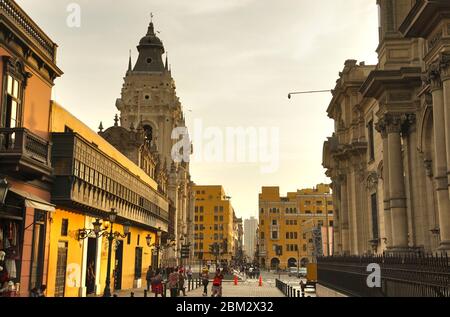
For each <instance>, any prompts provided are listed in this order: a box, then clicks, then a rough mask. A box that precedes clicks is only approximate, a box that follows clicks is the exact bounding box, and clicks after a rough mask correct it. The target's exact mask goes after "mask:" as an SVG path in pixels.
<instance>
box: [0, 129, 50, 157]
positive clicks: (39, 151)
mask: <svg viewBox="0 0 450 317" xmlns="http://www.w3.org/2000/svg"><path fill="white" fill-rule="evenodd" d="M4 153H5V154H8V155H10V156H12V155H17V156H26V157H29V158H32V159H33V160H35V161H38V162H40V163H42V164H45V165H47V166H51V161H50V156H51V155H50V153H51V144H50V142H49V141H47V140H44V139H42V138H40V137H38V136H37V135H34V134H33V133H31V132H30V131H28V130H27V129H25V128H14V129H11V128H0V155H1V154H4Z"/></svg>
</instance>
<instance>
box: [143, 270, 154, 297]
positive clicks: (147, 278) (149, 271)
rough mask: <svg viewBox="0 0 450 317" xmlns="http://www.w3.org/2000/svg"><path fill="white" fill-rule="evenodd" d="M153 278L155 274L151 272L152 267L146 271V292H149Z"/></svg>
mask: <svg viewBox="0 0 450 317" xmlns="http://www.w3.org/2000/svg"><path fill="white" fill-rule="evenodd" d="M153 277H155V273H154V272H153V270H152V267H151V266H149V267H148V270H147V274H146V276H145V279H146V280H147V292H149V291H150V287H151V286H152V278H153Z"/></svg>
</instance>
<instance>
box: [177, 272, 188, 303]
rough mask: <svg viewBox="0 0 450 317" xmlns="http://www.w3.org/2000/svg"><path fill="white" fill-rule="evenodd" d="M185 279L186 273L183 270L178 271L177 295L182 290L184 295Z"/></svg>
mask: <svg viewBox="0 0 450 317" xmlns="http://www.w3.org/2000/svg"><path fill="white" fill-rule="evenodd" d="M185 280H186V275H185V274H184V271H183V270H180V272H179V278H178V295H179V296H181V292H183V296H184V297H186V296H187V295H186V287H185V286H184V283H185Z"/></svg>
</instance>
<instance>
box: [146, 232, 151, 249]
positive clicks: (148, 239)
mask: <svg viewBox="0 0 450 317" xmlns="http://www.w3.org/2000/svg"><path fill="white" fill-rule="evenodd" d="M145 240H146V241H147V246H148V247H151V244H152V236H151V235H150V234H148V235H147V237H146V238H145Z"/></svg>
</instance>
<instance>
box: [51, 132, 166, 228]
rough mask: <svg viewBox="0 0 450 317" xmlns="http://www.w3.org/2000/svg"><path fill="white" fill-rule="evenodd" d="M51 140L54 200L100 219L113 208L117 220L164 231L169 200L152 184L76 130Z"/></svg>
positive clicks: (55, 135)
mask: <svg viewBox="0 0 450 317" xmlns="http://www.w3.org/2000/svg"><path fill="white" fill-rule="evenodd" d="M52 141H53V149H52V150H53V153H52V157H53V167H54V177H55V182H54V186H53V190H52V202H53V203H54V204H56V205H58V206H64V207H67V208H70V209H72V210H80V211H83V213H85V214H88V215H90V216H92V217H99V218H102V219H105V218H107V216H108V213H109V211H110V210H111V208H116V209H117V210H118V211H119V221H121V222H130V223H131V224H133V225H138V226H143V227H145V228H153V229H157V228H159V227H161V229H162V231H164V232H167V231H168V222H169V221H168V220H169V203H168V201H167V199H166V198H165V197H164V196H162V195H161V194H160V193H158V191H157V189H156V188H152V187H151V186H150V185H149V184H147V183H146V182H144V181H142V180H141V179H140V177H139V176H137V175H135V174H133V173H132V172H130V171H129V170H128V169H127V168H126V167H125V166H122V165H121V164H119V163H118V162H117V161H115V160H114V159H112V158H111V157H109V156H108V155H107V154H106V153H103V152H102V151H101V150H100V149H99V148H98V147H97V146H96V145H95V144H93V143H92V142H89V141H88V140H86V139H84V138H83V137H82V136H80V135H78V134H76V133H72V132H68V133H53V134H52ZM130 164H131V162H130Z"/></svg>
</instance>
